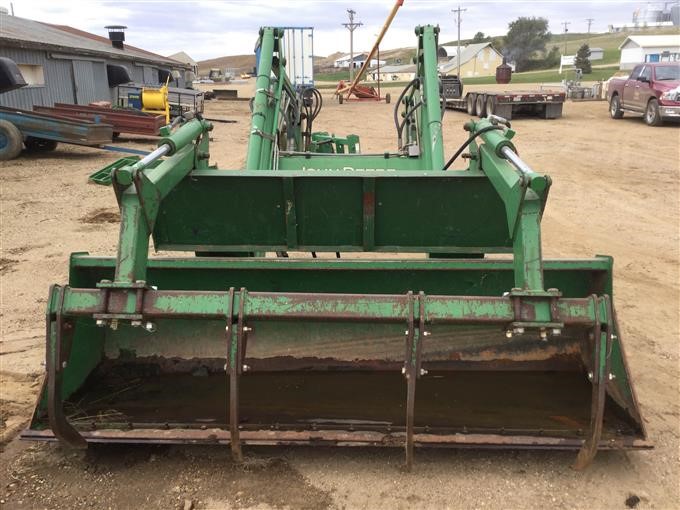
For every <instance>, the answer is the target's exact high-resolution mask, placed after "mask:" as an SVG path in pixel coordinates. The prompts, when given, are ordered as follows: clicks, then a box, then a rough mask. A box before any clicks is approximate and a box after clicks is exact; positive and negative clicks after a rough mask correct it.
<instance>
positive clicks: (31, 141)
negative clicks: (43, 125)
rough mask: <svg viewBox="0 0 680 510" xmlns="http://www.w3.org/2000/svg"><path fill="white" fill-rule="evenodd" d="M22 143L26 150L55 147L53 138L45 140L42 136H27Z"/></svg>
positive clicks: (42, 149) (49, 149) (45, 149)
mask: <svg viewBox="0 0 680 510" xmlns="http://www.w3.org/2000/svg"><path fill="white" fill-rule="evenodd" d="M24 145H25V146H26V150H27V151H35V152H38V151H53V150H54V149H56V148H57V142H56V141H54V140H45V139H44V138H36V137H34V136H27V137H26V140H24Z"/></svg>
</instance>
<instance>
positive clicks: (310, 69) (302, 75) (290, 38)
mask: <svg viewBox="0 0 680 510" xmlns="http://www.w3.org/2000/svg"><path fill="white" fill-rule="evenodd" d="M313 33H314V32H313V29H312V28H294V27H289V28H286V29H285V33H284V39H283V43H284V44H283V48H284V56H285V57H286V73H287V74H288V78H289V79H290V81H291V83H292V84H293V85H295V86H314V62H313V44H314V40H313Z"/></svg>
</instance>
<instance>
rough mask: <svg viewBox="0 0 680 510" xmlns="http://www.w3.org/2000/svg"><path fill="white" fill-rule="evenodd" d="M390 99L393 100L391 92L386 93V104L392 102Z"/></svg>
mask: <svg viewBox="0 0 680 510" xmlns="http://www.w3.org/2000/svg"><path fill="white" fill-rule="evenodd" d="M390 101H392V96H391V95H390V94H389V93H387V94H385V104H390Z"/></svg>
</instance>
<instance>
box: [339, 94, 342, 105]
mask: <svg viewBox="0 0 680 510" xmlns="http://www.w3.org/2000/svg"><path fill="white" fill-rule="evenodd" d="M342 101H343V99H342V94H338V103H340V104H342Z"/></svg>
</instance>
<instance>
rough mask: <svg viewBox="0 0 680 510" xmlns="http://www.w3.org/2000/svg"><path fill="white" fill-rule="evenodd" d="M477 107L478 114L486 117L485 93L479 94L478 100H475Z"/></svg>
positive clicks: (480, 116)
mask: <svg viewBox="0 0 680 510" xmlns="http://www.w3.org/2000/svg"><path fill="white" fill-rule="evenodd" d="M475 104H476V107H477V115H479V118H480V119H481V118H482V117H486V98H485V97H484V95H483V94H479V95H478V96H477V101H475Z"/></svg>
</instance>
